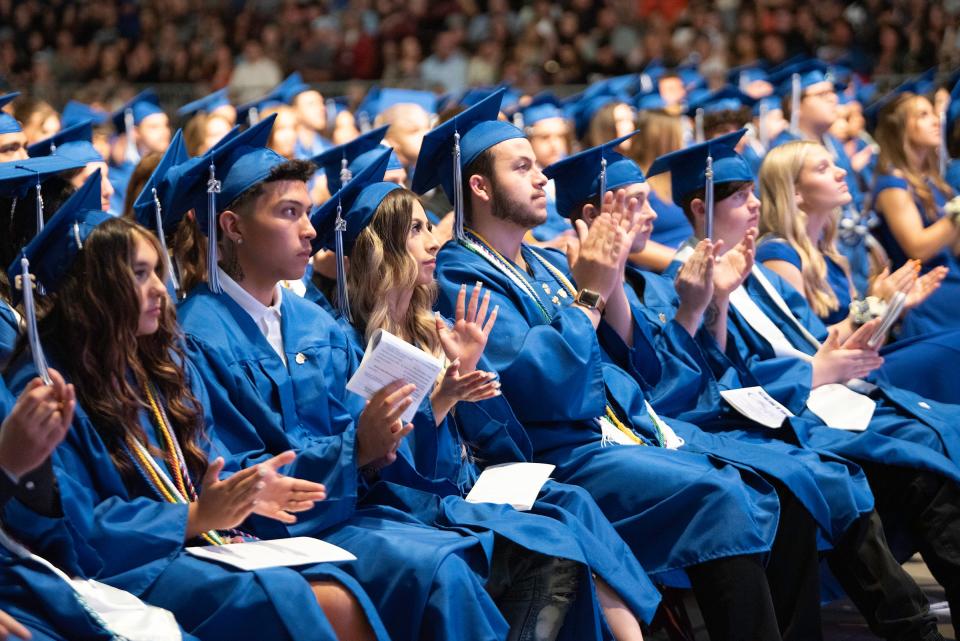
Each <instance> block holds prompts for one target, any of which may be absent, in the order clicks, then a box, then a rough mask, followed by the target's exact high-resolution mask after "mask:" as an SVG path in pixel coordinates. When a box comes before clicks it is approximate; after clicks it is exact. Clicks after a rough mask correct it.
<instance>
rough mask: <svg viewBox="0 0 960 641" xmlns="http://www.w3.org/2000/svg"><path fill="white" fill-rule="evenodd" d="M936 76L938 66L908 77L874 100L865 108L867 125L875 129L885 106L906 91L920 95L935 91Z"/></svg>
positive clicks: (864, 114) (864, 113)
mask: <svg viewBox="0 0 960 641" xmlns="http://www.w3.org/2000/svg"><path fill="white" fill-rule="evenodd" d="M935 76H936V68H933V69H928V70H927V71H925V72H923V73H922V74H920V75H919V76H915V77H913V78H908V79H907V80H905V81H903V82H902V83H900V84H899V85H897V86H896V87H894V88H893V89H891V90H890V91H888V92H887V93H886V94H884V95H883V96H881V97H880V98H878V99H877V100H875V101H874V102H872V103H871V104H870V105H868V106H867V107H866V108H865V109H864V110H863V116H864V118H865V119H866V121H867V127H868V128H870V129H875V128H876V126H877V121H878V120H879V117H880V112H881V111H882V110H883V108H884V107H886V106H887V105H889V104H890V103H892V102H893V101H894V100H896V99H897V98H898V97H899V96H901V95H903V94H905V93H913V94H916V95H918V96H925V95H928V94H930V93H931V92H933V90H934V89H935V88H936V85H935V83H934V77H935Z"/></svg>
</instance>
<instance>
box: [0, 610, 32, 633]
mask: <svg viewBox="0 0 960 641" xmlns="http://www.w3.org/2000/svg"><path fill="white" fill-rule="evenodd" d="M10 635H13V636H15V637H16V638H18V639H32V638H33V635H32V634H30V630H27V629H26V628H25V627H23V626H22V625H21V624H20V622H19V621H17V620H16V619H14V618H13V617H12V616H10V615H9V614H7V613H6V612H4V611H3V610H0V641H6V640H7V639H9V638H10Z"/></svg>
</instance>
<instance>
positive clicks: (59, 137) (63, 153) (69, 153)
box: [27, 120, 103, 164]
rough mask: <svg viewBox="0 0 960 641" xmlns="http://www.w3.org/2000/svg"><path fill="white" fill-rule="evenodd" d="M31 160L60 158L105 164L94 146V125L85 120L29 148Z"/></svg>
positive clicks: (28, 152)
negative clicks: (49, 157) (50, 157)
mask: <svg viewBox="0 0 960 641" xmlns="http://www.w3.org/2000/svg"><path fill="white" fill-rule="evenodd" d="M27 154H29V156H30V157H31V158H37V157H40V156H58V157H60V158H69V159H71V160H76V161H77V162H82V163H84V164H86V163H88V162H103V156H101V155H100V152H98V151H97V149H96V147H94V146H93V123H92V122H90V121H89V120H83V121H81V122H78V123H76V124H73V125H70V126H69V127H66V128H65V129H61V130H60V131H58V132H57V133H55V134H54V135H52V136H50V137H49V138H45V139H44V140H41V141H40V142H37V143H34V144H32V145H30V146H29V147H27Z"/></svg>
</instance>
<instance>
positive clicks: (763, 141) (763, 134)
mask: <svg viewBox="0 0 960 641" xmlns="http://www.w3.org/2000/svg"><path fill="white" fill-rule="evenodd" d="M769 111H770V106H769V105H768V104H767V103H766V102H761V103H760V125H759V127H758V131H759V133H760V145H761V146H762V147H763V149H764V151H766V150H767V149H768V148H769V147H770V136H769V135H767V112H769Z"/></svg>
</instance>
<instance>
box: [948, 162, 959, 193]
mask: <svg viewBox="0 0 960 641" xmlns="http://www.w3.org/2000/svg"><path fill="white" fill-rule="evenodd" d="M944 179H945V180H946V181H947V184H948V185H950V189H952V190H953V192H954V193H960V160H957V159H956V158H951V159H950V162H948V163H947V175H946V176H944Z"/></svg>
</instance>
